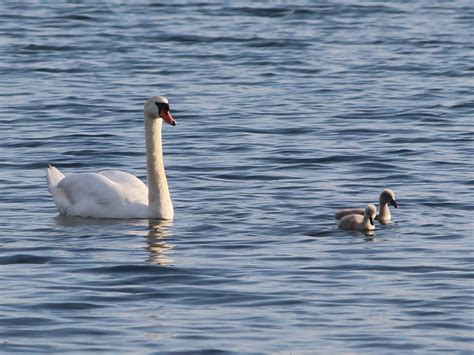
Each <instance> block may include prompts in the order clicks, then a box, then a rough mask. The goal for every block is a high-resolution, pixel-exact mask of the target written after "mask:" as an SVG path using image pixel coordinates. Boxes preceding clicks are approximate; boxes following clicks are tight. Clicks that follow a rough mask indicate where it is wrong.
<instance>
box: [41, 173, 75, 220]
mask: <svg viewBox="0 0 474 355" xmlns="http://www.w3.org/2000/svg"><path fill="white" fill-rule="evenodd" d="M46 178H47V180H48V190H49V193H50V194H51V196H53V200H54V203H55V204H56V207H57V208H58V210H59V213H61V214H66V211H67V209H68V207H70V206H71V203H70V202H69V200H68V198H67V197H66V194H65V193H64V190H63V189H62V188H60V187H59V186H58V184H59V182H60V181H61V180H62V179H64V174H63V173H62V172H61V171H59V169H58V168H56V167H54V166H52V165H48V169H47V170H46Z"/></svg>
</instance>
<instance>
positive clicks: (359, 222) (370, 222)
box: [339, 204, 377, 231]
mask: <svg viewBox="0 0 474 355" xmlns="http://www.w3.org/2000/svg"><path fill="white" fill-rule="evenodd" d="M376 215H377V208H376V207H375V206H374V205H372V204H370V205H368V206H367V207H366V208H365V210H364V215H363V216H361V215H360V214H350V215H347V216H344V217H343V218H342V219H341V220H340V221H339V228H341V229H346V230H359V231H367V230H374V229H375V224H374V219H375V216H376Z"/></svg>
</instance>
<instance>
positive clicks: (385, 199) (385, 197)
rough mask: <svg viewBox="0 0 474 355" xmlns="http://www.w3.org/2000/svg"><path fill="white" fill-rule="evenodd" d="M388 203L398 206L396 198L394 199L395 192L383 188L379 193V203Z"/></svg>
mask: <svg viewBox="0 0 474 355" xmlns="http://www.w3.org/2000/svg"><path fill="white" fill-rule="evenodd" d="M386 203H389V204H391V205H392V206H393V207H395V208H398V203H397V200H395V193H394V192H393V191H392V190H390V189H385V190H383V191H382V193H381V194H380V204H386Z"/></svg>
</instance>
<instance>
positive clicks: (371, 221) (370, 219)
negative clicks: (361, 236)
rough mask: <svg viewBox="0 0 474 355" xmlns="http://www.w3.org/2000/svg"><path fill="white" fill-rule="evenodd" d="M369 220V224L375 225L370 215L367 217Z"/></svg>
mask: <svg viewBox="0 0 474 355" xmlns="http://www.w3.org/2000/svg"><path fill="white" fill-rule="evenodd" d="M369 222H370V224H371V225H373V226H374V225H375V223H374V217H372V216H370V217H369Z"/></svg>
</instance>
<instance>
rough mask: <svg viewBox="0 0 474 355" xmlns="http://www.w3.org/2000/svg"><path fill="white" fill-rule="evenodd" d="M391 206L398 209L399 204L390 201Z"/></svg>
mask: <svg viewBox="0 0 474 355" xmlns="http://www.w3.org/2000/svg"><path fill="white" fill-rule="evenodd" d="M390 204H391V205H392V206H393V207H395V208H398V203H397V201H395V200H394V199H392V200H390Z"/></svg>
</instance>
